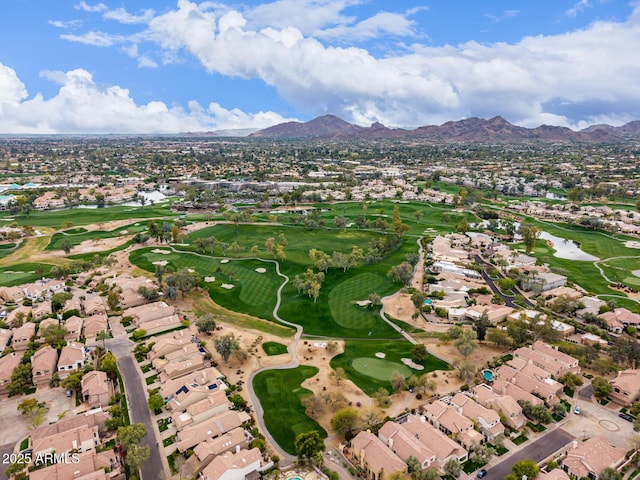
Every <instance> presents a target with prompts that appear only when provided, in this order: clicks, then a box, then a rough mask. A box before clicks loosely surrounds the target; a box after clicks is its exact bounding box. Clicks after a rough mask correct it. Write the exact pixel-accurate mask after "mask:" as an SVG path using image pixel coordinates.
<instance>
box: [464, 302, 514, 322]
mask: <svg viewBox="0 0 640 480" xmlns="http://www.w3.org/2000/svg"><path fill="white" fill-rule="evenodd" d="M466 310H467V313H466V316H467V318H468V319H470V320H472V321H478V320H479V319H480V317H482V315H483V314H486V315H487V320H489V322H491V323H492V324H494V325H495V324H496V323H500V322H502V321H503V320H505V319H506V318H507V316H508V315H509V314H511V313H512V312H513V310H514V309H513V308H512V307H507V306H505V305H495V304H492V305H474V306H472V307H468V308H467V309H466Z"/></svg>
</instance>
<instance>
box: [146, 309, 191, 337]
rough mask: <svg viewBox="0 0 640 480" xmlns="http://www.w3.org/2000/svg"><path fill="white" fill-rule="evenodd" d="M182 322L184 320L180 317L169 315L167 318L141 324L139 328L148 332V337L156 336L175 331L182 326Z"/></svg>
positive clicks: (175, 314)
mask: <svg viewBox="0 0 640 480" xmlns="http://www.w3.org/2000/svg"><path fill="white" fill-rule="evenodd" d="M181 322H182V318H181V317H180V315H178V314H177V313H174V314H173V315H169V316H167V317H162V318H157V319H155V320H148V321H146V322H140V323H139V324H138V328H140V329H141V330H144V331H145V332H147V335H155V334H156V333H161V332H166V331H168V330H174V329H176V328H178V327H180V326H182V323H181Z"/></svg>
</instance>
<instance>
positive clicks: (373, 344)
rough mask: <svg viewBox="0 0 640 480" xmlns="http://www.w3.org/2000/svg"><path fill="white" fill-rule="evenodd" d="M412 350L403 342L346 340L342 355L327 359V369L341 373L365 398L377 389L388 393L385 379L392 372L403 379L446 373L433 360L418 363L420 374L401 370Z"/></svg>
mask: <svg viewBox="0 0 640 480" xmlns="http://www.w3.org/2000/svg"><path fill="white" fill-rule="evenodd" d="M412 349H413V345H411V344H410V343H409V342H407V341H404V340H399V341H393V342H386V341H381V340H371V341H366V340H365V341H359V340H347V341H346V342H345V347H344V352H343V353H341V354H340V355H337V356H335V357H334V358H332V359H331V368H333V369H336V368H342V369H344V371H345V373H346V374H347V377H348V378H349V380H351V381H352V382H353V383H355V384H356V385H357V386H358V387H360V388H361V389H362V390H363V391H364V392H365V393H366V394H367V395H373V394H374V393H375V392H376V391H377V390H378V389H379V388H385V389H387V390H388V391H391V383H390V382H389V379H390V377H391V374H392V373H393V371H394V370H398V371H399V372H400V373H402V374H403V375H405V377H408V376H410V375H412V374H416V375H422V374H424V373H428V372H432V371H434V370H449V364H447V363H446V362H444V361H442V360H439V359H438V358H436V357H433V356H429V358H427V359H426V360H425V361H424V362H422V363H421V365H422V366H423V367H424V370H414V369H412V368H409V367H407V366H405V365H404V364H403V363H402V358H411V350H412ZM378 352H381V353H384V354H385V358H384V359H379V358H377V357H376V353H378ZM365 365H366V367H365Z"/></svg>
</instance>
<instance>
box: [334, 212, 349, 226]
mask: <svg viewBox="0 0 640 480" xmlns="http://www.w3.org/2000/svg"><path fill="white" fill-rule="evenodd" d="M333 224H334V225H335V227H336V228H341V229H344V228H346V226H347V219H346V217H344V216H342V215H340V216H338V217H333Z"/></svg>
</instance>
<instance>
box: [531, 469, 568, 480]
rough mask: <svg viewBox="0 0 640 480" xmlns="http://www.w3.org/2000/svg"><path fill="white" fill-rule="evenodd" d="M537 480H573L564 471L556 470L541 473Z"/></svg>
mask: <svg viewBox="0 0 640 480" xmlns="http://www.w3.org/2000/svg"><path fill="white" fill-rule="evenodd" d="M536 480H571V477H569V475H567V474H566V473H565V471H564V470H561V469H559V468H554V469H553V470H551V471H550V472H540V473H539V474H538V475H537V476H536Z"/></svg>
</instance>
